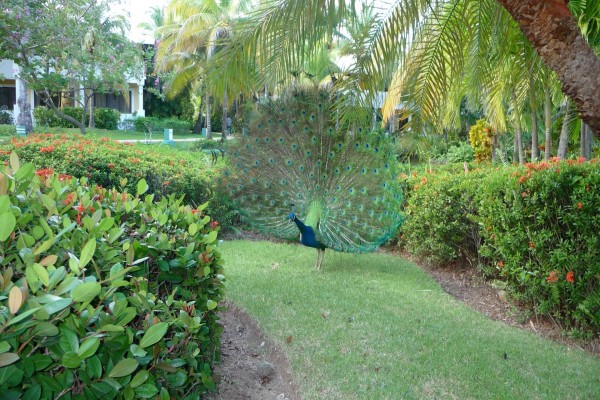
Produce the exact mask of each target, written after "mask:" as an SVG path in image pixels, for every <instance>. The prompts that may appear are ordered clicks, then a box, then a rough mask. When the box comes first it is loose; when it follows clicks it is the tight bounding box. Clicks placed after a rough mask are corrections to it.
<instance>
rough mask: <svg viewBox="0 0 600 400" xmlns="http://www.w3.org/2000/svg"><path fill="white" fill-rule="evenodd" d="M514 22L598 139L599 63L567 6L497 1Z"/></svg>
mask: <svg viewBox="0 0 600 400" xmlns="http://www.w3.org/2000/svg"><path fill="white" fill-rule="evenodd" d="M498 2H499V3H500V4H501V5H502V6H503V7H504V8H505V9H506V10H507V11H508V12H509V13H510V15H512V17H513V18H514V19H515V20H516V21H517V23H518V24H519V27H520V28H521V31H522V32H523V33H524V34H525V36H527V38H528V39H529V41H530V42H531V44H532V45H533V47H534V48H535V49H536V51H537V52H538V54H539V55H540V57H541V58H542V60H543V61H544V63H546V65H548V66H549V67H550V68H551V69H552V70H554V72H556V74H557V75H558V78H559V79H560V81H561V82H562V85H563V91H564V93H565V94H566V95H567V96H569V97H570V98H571V99H573V101H574V102H575V104H577V109H578V110H579V113H580V114H581V118H582V119H583V121H585V122H586V123H587V124H588V125H589V126H590V128H591V129H592V131H593V132H594V133H595V135H596V137H598V138H600V96H599V95H598V93H599V92H600V59H599V58H598V57H597V56H596V55H595V54H594V51H593V50H592V48H591V47H590V46H589V44H588V43H587V42H586V41H585V39H584V38H583V36H582V35H581V31H580V30H579V27H578V26H577V21H575V18H573V15H572V14H571V12H570V10H569V8H568V7H567V4H566V3H568V2H565V1H563V0H498Z"/></svg>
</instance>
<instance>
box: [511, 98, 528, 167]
mask: <svg viewBox="0 0 600 400" xmlns="http://www.w3.org/2000/svg"><path fill="white" fill-rule="evenodd" d="M512 97H513V118H514V119H515V153H516V154H515V155H517V154H518V156H519V164H525V152H524V151H523V134H522V132H523V131H522V130H521V114H520V113H519V108H518V106H517V96H516V95H515V93H514V92H513V94H512Z"/></svg>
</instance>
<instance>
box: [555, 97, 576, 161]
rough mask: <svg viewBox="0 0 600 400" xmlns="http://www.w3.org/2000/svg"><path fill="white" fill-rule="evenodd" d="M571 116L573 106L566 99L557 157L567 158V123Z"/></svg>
mask: <svg viewBox="0 0 600 400" xmlns="http://www.w3.org/2000/svg"><path fill="white" fill-rule="evenodd" d="M572 118H573V107H572V106H571V101H569V100H567V104H565V115H564V117H563V122H562V126H561V128H560V140H559V141H558V154H557V156H558V158H560V159H561V160H564V159H565V158H567V152H568V150H569V123H570V122H571V119H572Z"/></svg>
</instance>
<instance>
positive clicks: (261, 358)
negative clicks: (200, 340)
mask: <svg viewBox="0 0 600 400" xmlns="http://www.w3.org/2000/svg"><path fill="white" fill-rule="evenodd" d="M224 306H225V311H223V312H222V313H221V320H220V323H221V324H222V325H223V328H224V330H223V334H222V336H221V363H220V364H219V365H217V367H216V370H215V375H216V379H217V388H218V389H217V392H216V393H211V394H210V395H209V396H207V397H206V398H207V399H208V400H246V399H249V400H300V395H299V391H298V389H297V388H296V385H295V384H294V383H293V379H292V373H291V369H290V364H289V362H288V360H287V357H286V355H285V353H284V352H283V351H282V350H281V349H279V348H278V346H277V345H276V344H275V343H273V342H272V341H271V340H269V338H268V337H266V335H264V334H263V332H262V331H261V329H260V327H259V326H258V324H257V323H256V321H255V320H254V319H252V318H251V317H250V316H249V315H248V314H246V313H245V312H243V311H242V310H240V309H239V308H237V307H236V306H235V305H233V304H232V303H230V302H226V303H225V304H224Z"/></svg>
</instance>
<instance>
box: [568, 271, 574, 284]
mask: <svg viewBox="0 0 600 400" xmlns="http://www.w3.org/2000/svg"><path fill="white" fill-rule="evenodd" d="M566 279H567V282H569V283H573V282H575V273H574V272H573V271H569V272H567V276H566Z"/></svg>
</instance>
